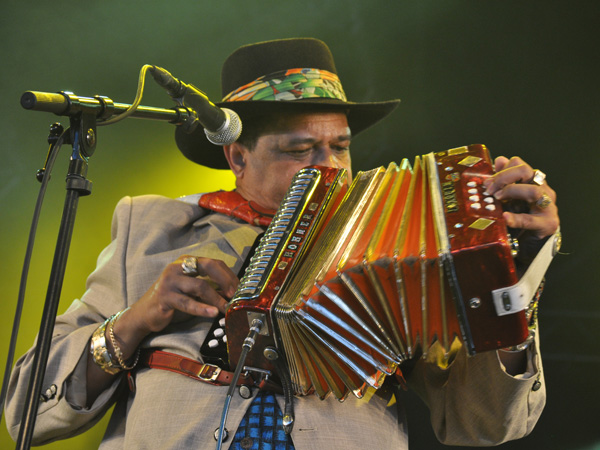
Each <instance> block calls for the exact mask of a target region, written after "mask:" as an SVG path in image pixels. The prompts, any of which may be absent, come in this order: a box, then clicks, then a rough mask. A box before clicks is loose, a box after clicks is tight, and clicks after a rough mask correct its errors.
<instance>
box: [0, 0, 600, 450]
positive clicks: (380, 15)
mask: <svg viewBox="0 0 600 450" xmlns="http://www.w3.org/2000/svg"><path fill="white" fill-rule="evenodd" d="M599 12H600V5H599V4H598V2H596V1H589V2H580V1H575V2H556V1H545V2H541V1H532V2H522V1H512V0H511V1H487V2H468V1H452V2H450V1H444V2H440V1H436V0H421V1H419V2H414V1H396V2H389V1H382V0H370V1H342V0H320V1H318V2H317V1H310V0H308V1H303V2H292V1H285V2H281V1H271V0H263V1H252V0H250V1H244V2H241V1H231V0H221V1H219V2H192V1H188V2H183V1H170V2H165V1H156V0H152V1H146V2H116V1H104V2H75V1H71V2H69V1H58V2H41V1H38V2H12V1H11V2H4V4H3V7H2V14H1V15H0V41H1V42H2V48H1V50H0V51H1V55H0V56H1V62H2V70H0V85H1V86H2V90H1V93H2V101H1V102H0V108H1V110H0V111H1V117H2V122H1V123H0V127H1V128H0V139H1V141H0V151H1V155H2V163H1V164H0V174H1V176H0V202H1V211H2V212H1V214H2V220H1V224H0V227H1V229H0V251H1V252H2V253H1V254H2V271H0V285H1V286H2V302H1V303H0V313H1V315H0V320H1V326H0V362H1V364H2V366H1V367H2V368H1V369H0V370H2V371H3V370H4V363H5V360H6V353H7V348H8V341H9V336H10V329H11V327H12V321H13V320H12V319H13V315H14V312H15V305H16V299H17V291H18V285H19V276H20V273H21V265H22V263H23V257H24V253H25V246H26V240H27V234H28V229H29V222H30V219H31V215H32V212H33V206H34V202H35V199H36V195H37V190H38V188H39V184H38V182H37V181H36V180H35V173H36V170H37V169H39V168H41V167H42V166H43V163H44V159H45V156H46V151H47V144H46V136H47V132H48V127H49V125H50V124H51V123H52V122H54V121H57V120H60V121H61V122H62V123H63V124H64V125H68V120H67V119H66V118H59V117H57V116H54V115H52V114H49V113H40V112H31V111H26V110H24V109H22V108H21V107H20V105H19V99H20V96H21V94H22V93H23V92H24V91H27V90H38V91H49V92H56V91H61V90H70V91H73V92H74V93H76V94H78V95H81V96H93V95H96V94H100V95H106V96H108V97H110V98H111V99H113V100H114V101H117V102H124V103H130V102H131V101H132V100H133V97H134V94H135V89H136V84H137V77H138V73H139V70H140V68H141V66H142V65H143V64H146V63H150V64H156V65H159V66H162V67H165V68H167V69H168V70H170V71H171V72H172V73H173V74H174V75H176V76H178V77H180V78H182V79H183V80H186V81H187V82H190V83H194V84H195V85H197V86H198V87H200V88H201V89H203V90H205V91H206V92H207V93H208V94H209V96H210V97H211V98H213V99H219V97H220V88H219V75H220V66H221V63H222V62H223V60H224V59H225V57H226V56H227V55H228V54H229V53H230V52H231V51H233V50H234V49H235V48H237V47H238V46H240V45H242V44H246V43H250V42H256V41H260V40H267V39H274V38H284V37H298V36H314V37H318V38H321V39H323V40H325V41H326V42H328V43H329V45H330V47H331V48H332V50H333V52H334V54H335V55H336V60H337V65H338V70H339V73H340V76H341V79H342V81H343V83H344V85H345V87H346V90H347V94H348V95H349V98H350V99H352V100H356V101H365V100H383V99H389V98H397V97H399V98H401V99H402V104H401V106H400V107H399V109H398V110H397V112H396V113H395V114H394V115H393V116H392V117H390V118H388V119H387V120H386V121H385V122H384V123H382V124H380V125H379V126H377V127H375V128H374V129H372V130H370V131H369V132H366V133H364V135H362V136H360V137H359V138H357V139H356V141H355V142H354V143H353V159H354V167H355V169H356V170H358V169H370V168H373V167H376V166H378V165H385V164H387V163H389V162H390V161H392V160H395V161H399V160H400V159H401V158H403V157H408V158H410V159H411V160H412V159H413V158H414V156H415V155H417V154H423V153H427V152H430V151H437V150H444V149H447V148H451V147H457V146H461V145H465V144H471V143H484V144H486V145H487V146H488V147H489V148H490V149H491V151H492V152H493V154H494V155H506V156H512V155H515V154H518V155H521V156H523V157H524V158H525V159H526V160H527V161H528V162H529V163H530V164H531V165H532V166H533V167H536V168H540V169H542V170H544V171H545V172H546V173H547V174H548V180H549V182H550V184H551V186H553V187H554V188H555V189H556V190H557V191H558V196H559V197H558V198H559V201H558V204H559V207H560V212H561V218H562V230H563V234H564V245H563V254H561V255H560V256H558V257H557V258H556V260H555V261H554V263H553V265H552V267H551V269H550V271H549V273H548V283H547V288H546V292H545V293H544V296H543V298H542V304H541V311H540V323H541V331H540V333H541V342H542V348H543V353H544V361H545V362H544V364H545V370H546V379H547V387H548V403H547V408H546V411H545V412H544V414H543V416H542V418H541V420H540V422H539V426H538V427H537V428H536V429H535V431H534V432H533V434H532V435H531V436H529V437H528V438H526V439H523V440H521V441H519V442H515V443H509V444H506V445H504V446H502V448H504V449H525V448H527V449H532V448H533V449H536V448H544V449H561V450H564V449H568V450H571V449H573V450H574V449H590V448H598V445H600V444H598V442H600V432H598V429H599V428H598V425H597V421H596V420H595V417H596V416H597V414H596V412H597V409H598V404H600V398H599V390H598V387H597V382H596V379H597V374H598V373H599V372H600V357H599V352H598V342H599V337H600V331H599V330H600V307H599V305H598V300H599V295H598V291H597V281H598V274H599V273H600V263H599V262H598V249H599V247H600V245H599V244H600V233H598V229H599V227H598V218H599V213H598V201H599V199H600V190H599V188H598V181H597V180H598V173H600V163H599V160H600V156H599V142H600V141H599V138H600V120H599V119H600V115H599V110H598V105H599V104H600V91H599V89H598V80H599V79H600V73H599V71H598V69H599V67H598V50H597V46H598V42H599V38H600V35H599V33H598V29H599V26H598V23H599V20H598V19H599ZM142 103H143V104H144V105H152V106H164V107H169V106H171V105H172V103H171V101H170V99H169V98H168V97H167V95H166V94H165V93H164V92H163V91H162V89H160V88H159V87H157V86H156V85H155V84H153V82H152V81H151V80H148V84H147V86H146V94H145V96H144V99H143V102H142ZM173 132H174V127H173V126H172V125H169V124H166V123H158V122H150V121H145V120H138V119H128V120H126V121H124V122H121V123H118V124H116V125H114V126H108V127H102V128H98V147H97V150H96V153H95V154H94V155H93V157H92V158H91V159H90V169H89V178H90V179H91V180H92V181H93V183H94V186H93V193H92V195H91V196H90V197H87V198H83V199H81V201H80V208H79V215H78V217H77V220H76V229H75V234H74V237H73V243H72V248H71V253H70V258H69V263H68V266H67V272H66V279H65V284H64V288H63V292H62V297H61V304H60V311H64V310H65V309H66V308H67V306H68V305H69V304H70V302H71V301H72V300H73V299H74V298H78V297H79V296H80V295H81V294H82V292H83V291H84V285H85V279H86V276H87V274H88V273H90V272H91V271H92V270H93V268H94V266H95V261H96V257H97V255H98V253H99V251H100V250H101V249H102V248H103V247H104V246H105V245H107V244H108V242H109V239H110V235H109V230H110V221H111V214H112V210H113V207H114V205H115V204H116V202H117V201H118V200H119V198H121V197H123V196H125V195H139V194H144V193H154V194H163V195H167V196H170V197H175V196H180V195H185V194H190V193H194V192H201V191H205V190H207V189H216V188H231V187H232V186H233V179H232V176H231V175H230V174H229V173H228V172H218V171H209V170H207V169H204V168H202V167H198V166H195V165H194V164H192V163H190V162H188V161H187V160H186V159H185V158H183V157H182V156H181V155H180V154H179V153H178V151H177V149H176V148H175V145H174V141H173ZM68 159H69V148H68V147H64V148H63V151H62V154H61V155H60V156H59V159H58V162H57V164H56V168H55V170H54V173H53V176H52V183H51V187H50V190H49V192H48V194H47V199H46V203H45V206H44V210H43V217H42V220H41V223H40V231H39V234H38V238H37V244H36V247H35V252H34V255H33V262H32V265H31V272H30V282H29V285H28V290H27V297H26V298H27V302H26V306H25V309H24V314H23V320H22V323H21V333H20V337H19V341H18V350H17V353H18V354H22V353H23V352H25V351H26V350H27V349H28V348H29V347H30V346H31V345H32V342H33V340H34V338H35V335H36V332H37V328H38V326H39V321H40V316H41V311H42V307H43V302H44V297H45V291H46V286H47V282H48V276H49V268H50V265H51V261H52V254H53V250H54V244H55V240H56V231H57V227H58V221H59V218H60V214H61V211H62V204H63V199H64V192H65V189H64V176H65V174H66V168H67V164H68ZM490 388H493V387H490ZM401 401H403V402H405V403H406V407H407V409H408V417H409V427H410V440H411V445H412V448H413V449H436V448H441V447H442V446H440V445H439V444H437V443H436V441H435V438H434V437H433V436H432V432H431V427H430V425H429V422H428V418H427V411H426V409H425V408H424V406H423V405H422V404H421V403H420V401H419V400H418V399H416V398H415V397H414V396H413V395H412V394H410V393H408V394H406V396H405V397H404V398H402V399H401ZM343 407H344V406H343V405H340V409H343ZM105 426H106V420H103V421H102V422H101V423H99V424H98V425H97V426H96V427H94V428H93V429H92V430H90V431H88V432H86V433H85V434H83V435H82V436H79V437H77V438H73V439H72V440H70V441H67V442H66V443H57V444H52V445H50V446H49V447H48V448H56V449H58V448H60V449H65V448H94V447H95V446H97V445H98V442H99V441H100V439H101V436H102V433H103V428H104V427H105ZM12 445H13V444H12V443H11V441H10V439H9V437H8V434H7V431H6V428H5V424H4V421H3V423H2V426H1V428H0V447H2V448H11V446H12Z"/></svg>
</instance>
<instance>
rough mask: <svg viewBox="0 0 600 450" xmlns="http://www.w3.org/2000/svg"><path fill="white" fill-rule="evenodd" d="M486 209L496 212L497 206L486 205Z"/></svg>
mask: <svg viewBox="0 0 600 450" xmlns="http://www.w3.org/2000/svg"><path fill="white" fill-rule="evenodd" d="M485 209H487V210H488V211H496V205H485Z"/></svg>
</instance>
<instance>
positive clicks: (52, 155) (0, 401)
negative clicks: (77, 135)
mask: <svg viewBox="0 0 600 450" xmlns="http://www.w3.org/2000/svg"><path fill="white" fill-rule="evenodd" d="M68 132H69V129H68V128H67V129H66V130H65V131H63V132H62V133H61V135H60V137H59V138H58V139H57V140H56V141H55V142H54V143H53V144H52V145H51V146H50V150H49V151H48V159H47V160H46V165H45V167H44V176H43V178H42V180H41V181H42V184H41V186H40V191H39V193H38V198H37V202H36V204H35V209H34V211H33V218H32V220H31V228H30V229H29V239H28V242H27V250H26V251H25V260H24V262H23V270H22V271H21V283H20V285H19V297H18V299H17V308H16V312H15V318H14V321H13V328H12V333H11V336H10V343H9V347H8V356H7V358H6V369H5V371H4V377H3V379H2V391H1V392H0V420H2V413H3V411H4V401H5V400H6V394H7V389H8V382H9V380H10V373H11V369H12V362H13V359H14V357H15V348H16V346H17V336H18V334H19V324H20V322H21V314H22V312H23V304H24V303H25V290H26V287H27V277H28V274H29V266H30V263H31V254H32V253H33V244H34V243H35V236H36V232H37V226H38V222H39V218H40V213H41V210H42V204H43V202H44V196H45V194H46V189H47V187H48V183H49V182H50V174H51V173H52V168H53V167H54V162H55V161H56V158H57V156H58V153H59V151H60V148H61V147H62V144H63V141H64V139H65V136H67V135H68Z"/></svg>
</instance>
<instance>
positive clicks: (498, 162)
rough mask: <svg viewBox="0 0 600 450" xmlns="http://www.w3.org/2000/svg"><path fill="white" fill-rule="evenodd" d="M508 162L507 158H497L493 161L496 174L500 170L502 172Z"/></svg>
mask: <svg viewBox="0 0 600 450" xmlns="http://www.w3.org/2000/svg"><path fill="white" fill-rule="evenodd" d="M508 161H509V160H508V158H506V157H505V156H498V157H497V158H496V159H495V160H494V169H495V170H496V172H500V171H501V170H504V168H505V167H506V165H507V164H508Z"/></svg>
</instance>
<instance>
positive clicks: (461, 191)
mask: <svg viewBox="0 0 600 450" xmlns="http://www.w3.org/2000/svg"><path fill="white" fill-rule="evenodd" d="M436 161H437V168H438V177H439V180H440V183H441V186H442V191H443V200H444V210H445V225H446V228H447V230H448V242H449V245H450V257H449V258H448V259H447V266H446V273H447V275H448V281H449V283H450V287H451V289H452V291H453V296H454V297H455V303H456V309H457V313H458V315H459V318H460V317H462V319H461V320H462V323H461V329H462V331H463V339H464V340H465V343H466V344H467V349H468V350H469V353H476V352H481V351H487V350H495V349H498V348H503V347H507V346H510V345H516V344H518V343H521V342H523V341H524V340H525V339H526V338H527V335H528V330H527V322H526V320H525V313H524V311H521V312H519V313H516V314H510V315H507V316H502V317H500V316H498V315H497V314H496V312H495V309H494V307H493V302H492V297H491V291H492V290H494V289H497V288H499V287H506V286H511V285H513V284H515V283H516V282H517V281H518V279H517V275H516V269H515V265H514V261H513V256H512V253H511V249H510V243H509V241H508V235H507V230H506V223H505V221H504V219H503V218H502V208H501V205H500V204H499V203H498V202H497V201H496V200H495V199H494V198H493V197H491V196H489V195H486V192H485V190H484V189H483V184H482V183H483V180H484V179H485V178H486V177H488V176H490V175H491V174H493V164H492V161H491V158H490V156H489V153H488V151H487V148H485V146H483V145H471V146H469V147H461V148H458V149H452V150H448V151H447V152H441V153H438V154H436ZM445 263H446V262H445Z"/></svg>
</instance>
